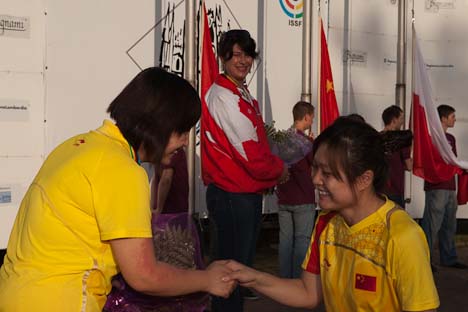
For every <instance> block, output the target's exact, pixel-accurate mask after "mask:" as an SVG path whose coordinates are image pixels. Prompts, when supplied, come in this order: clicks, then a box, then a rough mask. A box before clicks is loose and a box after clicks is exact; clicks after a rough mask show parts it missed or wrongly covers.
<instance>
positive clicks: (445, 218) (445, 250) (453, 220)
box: [421, 104, 468, 271]
mask: <svg viewBox="0 0 468 312" xmlns="http://www.w3.org/2000/svg"><path fill="white" fill-rule="evenodd" d="M437 112H438V113H439V117H440V121H441V123H442V128H443V129H444V132H445V136H446V137H447V141H448V142H449V144H450V146H451V147H452V151H453V152H454V153H455V155H457V148H456V143H455V137H454V136H453V135H451V134H450V133H447V129H448V128H453V126H454V125H455V121H456V118H455V109H454V108H453V107H451V106H449V105H445V104H442V105H439V106H438V107H437ZM424 191H425V193H426V203H425V206H424V215H423V218H422V221H421V227H422V229H423V230H424V233H425V234H426V238H427V242H428V244H429V250H430V252H431V258H432V256H433V252H432V251H433V243H434V241H435V238H436V237H438V238H439V252H440V264H441V265H442V266H446V267H451V268H456V269H466V268H468V266H467V265H465V264H463V263H460V262H458V257H457V251H456V248H455V233H456V232H457V208H458V204H457V194H456V187H455V177H453V178H451V179H450V180H448V181H443V182H440V183H435V184H434V183H429V182H427V181H424ZM432 270H433V271H437V269H436V267H435V266H434V265H432Z"/></svg>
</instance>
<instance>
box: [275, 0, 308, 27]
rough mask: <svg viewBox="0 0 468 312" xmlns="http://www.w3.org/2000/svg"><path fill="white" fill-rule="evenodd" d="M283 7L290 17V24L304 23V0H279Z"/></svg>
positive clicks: (299, 24)
mask: <svg viewBox="0 0 468 312" xmlns="http://www.w3.org/2000/svg"><path fill="white" fill-rule="evenodd" d="M279 3H280V6H281V9H282V10H283V12H284V14H286V15H287V16H288V17H289V25H290V26H301V25H302V14H303V12H302V7H303V6H304V0H279Z"/></svg>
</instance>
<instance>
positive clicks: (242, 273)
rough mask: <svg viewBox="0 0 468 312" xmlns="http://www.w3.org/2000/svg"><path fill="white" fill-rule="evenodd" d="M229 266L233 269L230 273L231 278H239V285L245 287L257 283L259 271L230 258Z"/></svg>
mask: <svg viewBox="0 0 468 312" xmlns="http://www.w3.org/2000/svg"><path fill="white" fill-rule="evenodd" d="M227 267H229V269H231V270H232V273H231V274H230V275H229V277H230V278H231V279H234V280H237V282H238V283H239V285H241V286H243V287H254V286H256V284H257V282H258V281H257V276H258V273H260V272H259V271H257V270H255V269H252V268H250V267H248V266H246V265H243V264H241V263H239V262H237V261H234V260H229V262H228V263H227Z"/></svg>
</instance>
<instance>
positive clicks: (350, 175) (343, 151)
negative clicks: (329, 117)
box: [313, 116, 388, 192]
mask: <svg viewBox="0 0 468 312" xmlns="http://www.w3.org/2000/svg"><path fill="white" fill-rule="evenodd" d="M322 145H324V146H326V148H327V154H328V155H327V156H328V159H329V163H328V164H329V167H330V171H331V173H332V175H333V176H334V177H335V178H336V179H338V180H340V181H343V177H341V175H340V169H341V170H342V171H343V172H344V176H345V177H346V179H347V180H348V182H349V183H350V184H351V185H353V184H354V183H355V182H356V180H357V178H358V177H359V176H360V175H362V174H363V173H364V172H365V171H366V170H371V171H372V172H373V173H374V180H373V182H372V185H373V187H374V191H375V192H381V191H382V190H383V188H384V186H385V183H386V181H387V174H388V164H387V161H386V158H385V154H384V148H383V144H382V139H381V136H380V135H379V132H377V130H375V129H374V128H373V127H372V126H370V125H369V124H367V123H363V122H361V121H356V120H352V119H350V118H347V117H346V116H343V117H338V118H337V119H336V120H335V122H334V123H333V124H331V125H330V126H329V127H327V128H326V129H325V130H324V131H323V132H322V133H321V134H320V135H319V136H318V137H317V138H316V139H315V140H314V149H313V153H314V156H315V153H316V152H317V150H318V148H319V147H320V146H322Z"/></svg>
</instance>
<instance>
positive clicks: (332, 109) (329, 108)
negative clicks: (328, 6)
mask: <svg viewBox="0 0 468 312" xmlns="http://www.w3.org/2000/svg"><path fill="white" fill-rule="evenodd" d="M320 27H321V33H322V34H321V37H322V39H321V49H320V50H321V57H320V60H321V62H320V131H323V130H324V129H325V128H326V127H328V126H329V125H330V124H331V123H332V122H333V121H335V119H336V118H338V116H339V115H340V113H339V112H338V105H337V103H336V97H335V88H334V86H333V75H332V70H331V65H330V56H329V54H328V45H327V39H326V38H325V32H324V31H323V22H322V21H320Z"/></svg>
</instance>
